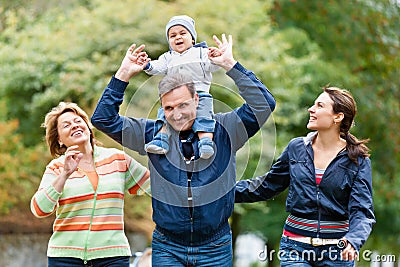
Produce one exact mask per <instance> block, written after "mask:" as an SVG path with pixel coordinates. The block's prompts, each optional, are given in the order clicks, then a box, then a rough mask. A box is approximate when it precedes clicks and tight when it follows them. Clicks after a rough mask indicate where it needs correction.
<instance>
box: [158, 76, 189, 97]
mask: <svg viewBox="0 0 400 267" xmlns="http://www.w3.org/2000/svg"><path fill="white" fill-rule="evenodd" d="M184 85H186V87H187V89H188V90H189V93H190V95H191V96H192V97H194V95H195V94H196V89H195V88H194V83H193V80H192V78H191V76H190V75H188V74H183V73H174V74H170V75H166V76H164V78H162V80H161V81H160V83H159V84H158V95H159V97H160V99H161V97H162V96H163V95H165V94H166V93H168V92H170V91H172V90H174V89H176V88H178V87H181V86H184Z"/></svg>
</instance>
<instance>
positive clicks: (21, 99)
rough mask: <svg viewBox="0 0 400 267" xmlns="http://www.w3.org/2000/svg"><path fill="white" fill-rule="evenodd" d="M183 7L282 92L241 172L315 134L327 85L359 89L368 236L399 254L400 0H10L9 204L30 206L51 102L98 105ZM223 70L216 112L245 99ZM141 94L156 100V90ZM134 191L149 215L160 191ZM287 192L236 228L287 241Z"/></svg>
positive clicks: (1, 39)
mask: <svg viewBox="0 0 400 267" xmlns="http://www.w3.org/2000/svg"><path fill="white" fill-rule="evenodd" d="M177 14H188V15H190V16H192V17H193V18H194V19H195V20H196V29H197V33H198V41H203V40H205V41H207V43H208V44H209V45H213V41H212V35H213V34H216V35H220V34H221V33H227V34H232V35H233V39H234V54H235V56H236V58H237V59H238V60H239V61H240V62H241V63H242V64H243V65H245V66H246V67H248V68H249V69H251V70H253V71H254V72H255V73H256V74H257V76H258V77H259V78H260V79H261V80H262V81H264V82H265V84H266V85H267V86H268V87H269V88H270V89H271V91H272V92H273V94H274V95H275V97H276V99H277V101H278V105H277V109H276V111H275V112H274V114H273V117H272V118H271V120H270V121H269V122H268V123H267V125H266V126H265V127H264V129H263V132H262V134H258V135H257V136H256V137H255V138H253V140H252V141H251V142H250V143H249V144H248V145H247V146H246V147H245V149H244V150H245V153H242V154H241V155H239V156H238V161H239V162H238V164H237V165H238V169H239V171H238V173H239V175H240V176H241V177H237V178H238V179H240V178H250V177H253V176H255V175H261V174H263V173H264V172H266V171H267V170H268V169H269V167H270V165H271V164H272V162H273V160H274V159H276V157H277V156H278V155H279V154H280V153H281V151H282V150H283V148H284V147H285V146H286V144H287V143H288V141H289V140H290V139H291V138H293V137H295V136H299V135H305V134H306V133H307V129H306V127H305V125H306V122H307V120H308V112H307V108H308V107H309V106H310V105H311V104H312V103H313V101H314V99H315V98H316V96H317V95H318V94H319V93H320V92H321V87H322V86H324V85H326V84H330V85H332V86H338V87H342V88H347V89H349V90H350V91H351V92H352V93H353V95H354V96H355V98H356V100H357V102H358V110H359V114H358V116H357V117H356V124H355V127H353V129H352V132H353V133H354V134H355V135H356V136H358V137H359V138H370V140H371V141H370V143H369V146H370V148H371V150H372V151H371V154H372V156H371V159H372V163H373V170H374V176H373V178H374V193H375V196H374V198H375V208H376V215H377V221H378V223H377V224H376V226H375V227H374V230H373V234H372V236H371V238H370V240H369V241H368V242H367V245H366V247H371V248H374V249H376V248H379V249H381V250H383V251H389V252H393V253H394V252H396V253H397V254H398V253H399V252H400V251H399V250H400V249H399V247H400V240H399V236H400V192H399V188H400V182H399V179H398V177H399V176H400V169H399V161H400V153H399V148H400V135H399V134H398V130H399V129H400V122H399V118H400V107H399V99H400V89H399V84H400V56H399V55H400V53H399V52H400V48H399V47H400V38H399V36H400V23H399V17H400V7H399V2H398V1H394V0H374V1H373V0H350V1H345V0H338V1H333V0H328V1H317V0H311V1H296V0H275V1H272V0H247V1H211V0H203V1H183V0H181V1H179V0H176V1H156V0H149V1H133V0H126V1H106V0H94V1H88V0H70V1H44V0H33V1H26V0H17V1H5V0H2V1H0V62H1V64H0V77H1V79H0V97H1V101H0V106H1V111H0V147H1V153H0V154H1V157H0V213H1V214H3V216H6V214H7V213H8V212H9V211H10V209H13V208H14V209H16V208H18V207H21V206H26V205H28V203H29V199H30V197H31V196H32V194H33V193H34V191H35V190H36V188H37V186H38V184H39V181H40V178H41V174H42V172H43V170H44V167H45V164H46V163H47V162H48V160H49V157H48V152H47V150H46V148H45V145H44V138H43V137H44V130H43V129H42V128H41V127H40V125H41V123H42V122H43V119H44V115H45V114H46V113H47V112H48V111H49V110H50V108H51V107H52V106H54V105H56V104H57V103H58V102H59V101H74V102H77V103H78V104H79V105H81V106H82V107H84V108H85V110H86V111H87V112H88V113H89V114H91V112H92V110H93V108H94V106H95V104H96V101H97V100H98V98H99V96H100V94H101V92H102V90H103V88H104V87H105V86H106V84H107V82H108V80H109V78H110V77H111V75H113V74H114V73H115V71H116V69H117V67H118V66H119V63H120V62H121V60H122V57H123V55H124V53H125V51H126V49H127V48H128V46H129V45H130V44H131V43H133V42H135V43H137V44H141V43H144V44H146V50H147V51H148V54H149V55H150V56H151V57H152V58H157V57H158V56H159V55H160V54H161V53H163V52H164V51H166V50H167V49H168V44H167V41H166V39H165V24H166V23H167V21H168V19H169V18H170V17H171V16H173V15H177ZM148 79H149V77H148V76H147V75H145V74H142V75H140V76H139V77H138V79H135V80H134V81H132V82H131V84H130V85H129V89H128V96H127V99H128V100H129V98H132V97H133V96H134V95H135V92H136V90H137V88H144V90H146V86H150V85H151V86H153V83H151V82H149V83H147V85H146V81H148ZM224 79H225V76H224V74H223V72H219V73H217V74H216V75H215V79H214V82H215V83H214V85H213V87H212V89H211V92H212V94H213V95H214V97H215V99H216V102H217V104H216V111H224V110H225V109H226V106H228V107H234V106H236V105H237V104H238V103H240V101H241V100H240V99H238V98H237V97H235V95H234V94H232V92H231V91H230V90H227V89H226V88H224V87H229V86H228V85H226V84H229V81H226V80H224ZM140 101H142V104H143V103H144V105H145V106H146V105H148V106H149V107H154V106H155V105H156V104H155V102H156V101H157V97H156V95H152V96H151V97H150V98H143V99H140ZM224 105H226V106H224ZM132 109H133V110H134V107H133V108H132ZM148 114H150V115H151V116H154V109H153V111H152V112H150V111H149V113H148ZM96 134H97V135H98V137H99V139H100V140H101V141H103V142H104V143H105V144H106V145H110V146H117V145H116V144H115V143H114V142H113V141H111V140H110V139H108V138H107V137H104V136H103V135H101V133H99V132H96ZM260 147H261V149H260ZM134 156H135V157H136V158H137V159H138V160H141V161H143V162H145V161H144V158H140V157H139V156H138V155H134ZM10 185H12V190H10V189H9V188H10V187H9V186H10ZM21 190H23V191H24V192H25V193H24V194H20V191H21ZM132 201H133V203H138V204H132V206H134V207H135V208H134V209H130V210H129V211H128V212H130V213H132V214H131V215H130V216H131V217H130V218H135V217H141V218H142V217H143V218H144V217H146V216H147V218H149V215H148V214H149V213H150V210H149V207H150V206H149V205H150V202H149V201H148V200H138V199H136V198H134V199H133V200H132ZM284 201H285V194H283V195H282V196H279V197H277V198H276V199H274V200H271V201H269V202H266V203H255V204H242V205H237V206H236V208H235V215H234V217H233V219H232V224H233V225H234V228H235V229H234V230H235V232H234V233H235V234H238V233H240V232H246V231H251V232H258V233H260V235H262V236H263V237H264V238H265V239H266V240H267V242H268V245H269V247H276V246H277V244H278V241H279V236H280V232H281V228H282V226H283V223H284V219H285V217H286V214H285V212H284ZM139 202H140V204H139ZM394 250H396V251H394Z"/></svg>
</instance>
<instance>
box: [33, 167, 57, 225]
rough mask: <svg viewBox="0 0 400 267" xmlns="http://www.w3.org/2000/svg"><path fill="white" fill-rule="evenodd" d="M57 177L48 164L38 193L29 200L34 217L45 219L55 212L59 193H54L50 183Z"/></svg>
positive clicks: (53, 168)
mask: <svg viewBox="0 0 400 267" xmlns="http://www.w3.org/2000/svg"><path fill="white" fill-rule="evenodd" d="M57 176H58V174H57V173H56V171H55V166H54V165H52V164H49V165H48V166H47V167H46V170H45V172H44V174H43V177H42V181H41V182H40V185H39V189H38V191H37V192H36V193H35V194H34V195H33V197H32V199H31V203H30V207H31V211H32V213H33V215H34V216H35V217H38V218H42V217H46V216H49V215H51V214H52V213H53V212H54V211H55V210H56V207H57V203H58V200H59V198H60V196H61V193H59V192H57V191H56V189H55V188H54V187H53V185H52V183H53V181H54V180H55V179H56V178H57Z"/></svg>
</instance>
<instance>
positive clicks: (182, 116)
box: [161, 85, 199, 132]
mask: <svg viewBox="0 0 400 267" xmlns="http://www.w3.org/2000/svg"><path fill="white" fill-rule="evenodd" d="M198 103H199V96H198V95H197V94H196V95H195V96H194V97H192V96H191V95H190V92H189V89H188V88H187V87H186V85H182V86H180V87H178V88H176V89H174V90H172V91H169V92H168V93H166V94H164V95H163V96H162V97H161V105H162V107H163V109H164V114H165V118H166V119H167V122H168V123H169V124H170V125H171V126H172V128H173V129H174V130H176V131H178V132H180V131H185V130H189V129H190V128H191V127H192V125H193V122H194V120H195V119H196V109H197V105H198Z"/></svg>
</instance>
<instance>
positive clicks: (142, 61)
mask: <svg viewBox="0 0 400 267" xmlns="http://www.w3.org/2000/svg"><path fill="white" fill-rule="evenodd" d="M150 60H151V59H150V58H149V56H148V55H147V54H141V55H140V56H138V58H137V63H138V64H139V65H146V64H147V62H149V61H150Z"/></svg>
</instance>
